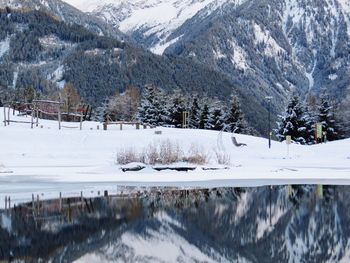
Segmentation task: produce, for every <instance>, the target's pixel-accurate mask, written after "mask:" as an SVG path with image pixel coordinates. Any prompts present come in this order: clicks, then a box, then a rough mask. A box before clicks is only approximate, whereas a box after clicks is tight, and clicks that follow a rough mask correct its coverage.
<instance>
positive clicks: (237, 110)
mask: <svg viewBox="0 0 350 263" xmlns="http://www.w3.org/2000/svg"><path fill="white" fill-rule="evenodd" d="M225 125H226V127H227V129H228V130H229V131H231V132H235V133H243V132H244V131H245V129H246V126H247V125H246V122H245V120H244V116H243V113H242V110H241V104H240V102H239V99H238V97H237V96H236V95H231V100H230V105H229V111H228V113H227V114H226V116H225Z"/></svg>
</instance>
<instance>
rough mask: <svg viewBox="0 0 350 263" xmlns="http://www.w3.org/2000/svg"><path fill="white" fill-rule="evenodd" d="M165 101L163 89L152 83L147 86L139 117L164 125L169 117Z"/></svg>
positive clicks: (153, 123) (143, 120)
mask: <svg viewBox="0 0 350 263" xmlns="http://www.w3.org/2000/svg"><path fill="white" fill-rule="evenodd" d="M164 101H165V100H164V93H163V90H162V89H160V88H157V87H154V86H152V85H148V86H146V87H145V89H144V91H143V94H142V99H141V103H140V107H139V110H138V119H139V120H140V121H141V122H144V123H149V124H151V125H163V124H164V123H165V121H166V119H167V113H166V111H165V110H166V107H165V105H164Z"/></svg>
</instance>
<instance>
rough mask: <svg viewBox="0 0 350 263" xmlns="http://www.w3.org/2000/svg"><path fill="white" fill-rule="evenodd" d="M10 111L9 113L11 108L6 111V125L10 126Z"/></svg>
mask: <svg viewBox="0 0 350 263" xmlns="http://www.w3.org/2000/svg"><path fill="white" fill-rule="evenodd" d="M10 111H11V107H10V106H9V107H8V110H7V125H10Z"/></svg>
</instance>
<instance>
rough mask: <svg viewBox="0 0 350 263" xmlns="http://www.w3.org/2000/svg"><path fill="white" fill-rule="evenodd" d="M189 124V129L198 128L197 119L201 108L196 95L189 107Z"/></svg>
mask: <svg viewBox="0 0 350 263" xmlns="http://www.w3.org/2000/svg"><path fill="white" fill-rule="evenodd" d="M189 113H190V114H189V126H190V128H191V129H198V128H199V121H200V116H201V109H200V107H199V99H198V97H197V96H195V97H194V98H193V102H192V105H191V109H190V112H189Z"/></svg>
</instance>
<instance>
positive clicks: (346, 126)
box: [336, 85, 350, 138]
mask: <svg viewBox="0 0 350 263" xmlns="http://www.w3.org/2000/svg"><path fill="white" fill-rule="evenodd" d="M336 120H337V123H338V125H337V128H338V133H339V131H340V133H341V134H340V135H341V137H342V138H349V137H350V85H349V86H348V87H347V88H346V89H345V92H344V96H343V100H342V101H341V103H340V104H339V107H338V109H337V115H336Z"/></svg>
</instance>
